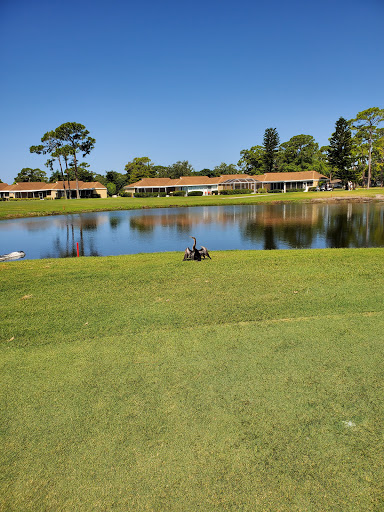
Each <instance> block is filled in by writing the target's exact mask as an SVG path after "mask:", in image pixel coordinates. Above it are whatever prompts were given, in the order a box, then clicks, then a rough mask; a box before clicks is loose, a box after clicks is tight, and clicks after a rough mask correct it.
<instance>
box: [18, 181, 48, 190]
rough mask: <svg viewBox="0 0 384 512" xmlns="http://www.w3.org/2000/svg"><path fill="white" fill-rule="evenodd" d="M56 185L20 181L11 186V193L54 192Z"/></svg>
mask: <svg viewBox="0 0 384 512" xmlns="http://www.w3.org/2000/svg"><path fill="white" fill-rule="evenodd" d="M54 188H55V187H54V183H45V182H44V181H20V182H19V183H14V184H13V185H9V188H8V190H9V191H10V192H30V191H31V192H32V191H39V190H53V189H54Z"/></svg>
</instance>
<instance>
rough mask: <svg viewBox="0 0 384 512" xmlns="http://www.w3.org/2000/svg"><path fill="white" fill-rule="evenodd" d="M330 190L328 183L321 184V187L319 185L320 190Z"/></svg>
mask: <svg viewBox="0 0 384 512" xmlns="http://www.w3.org/2000/svg"><path fill="white" fill-rule="evenodd" d="M331 190H332V187H331V186H330V185H328V184H325V185H321V187H320V192H327V191H331Z"/></svg>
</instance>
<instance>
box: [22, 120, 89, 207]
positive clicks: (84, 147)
mask: <svg viewBox="0 0 384 512" xmlns="http://www.w3.org/2000/svg"><path fill="white" fill-rule="evenodd" d="M41 142H42V144H40V145H38V146H31V147H30V148H29V151H30V152H31V153H37V154H43V155H45V154H50V155H51V156H52V157H53V158H54V159H57V161H58V162H59V165H60V170H61V174H62V178H63V181H64V173H63V168H62V163H61V158H63V160H64V162H65V167H66V171H67V178H68V184H69V170H68V159H69V157H70V156H71V157H72V158H73V167H74V173H75V179H76V196H77V198H79V197H80V192H79V177H78V163H77V156H76V155H77V154H78V153H79V152H81V153H82V154H83V157H85V156H86V155H89V153H90V152H91V151H92V149H93V148H94V145H95V142H96V141H95V139H93V138H92V137H89V131H88V130H86V128H85V126H84V125H82V124H79V123H64V124H62V125H60V126H59V127H58V128H56V129H55V130H51V131H49V132H46V133H45V134H44V135H43V137H42V138H41ZM47 164H48V166H50V165H51V164H52V163H51V162H50V160H48V162H47Z"/></svg>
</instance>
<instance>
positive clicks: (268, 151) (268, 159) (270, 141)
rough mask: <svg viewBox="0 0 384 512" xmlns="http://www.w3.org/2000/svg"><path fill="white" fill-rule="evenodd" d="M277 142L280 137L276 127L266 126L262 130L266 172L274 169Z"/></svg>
mask: <svg viewBox="0 0 384 512" xmlns="http://www.w3.org/2000/svg"><path fill="white" fill-rule="evenodd" d="M279 144H280V137H279V134H278V133H277V130H276V128H267V129H266V130H265V132H264V138H263V148H264V153H263V160H264V167H265V171H266V172H273V171H274V170H275V166H276V157H277V151H278V149H279Z"/></svg>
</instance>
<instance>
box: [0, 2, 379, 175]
mask: <svg viewBox="0 0 384 512" xmlns="http://www.w3.org/2000/svg"><path fill="white" fill-rule="evenodd" d="M383 22H384V1H383V0H358V1H357V0H322V1H317V2H311V1H308V0H291V1H289V2H288V1H286V0H284V1H283V0H275V1H269V2H267V1H265V2H261V1H258V0H254V1H249V0H237V1H236V2H235V1H228V0H221V1H218V0H205V1H200V0H195V1H194V2H183V1H181V0H178V1H173V0H163V1H162V2H159V1H154V0H140V2H139V1H137V2H132V1H130V0H126V1H122V0H110V1H109V2H106V1H100V0H93V1H89V0H83V1H82V0H67V1H66V2H63V1H62V0H60V1H58V0H49V1H48V0H34V1H31V0H0V65H1V68H0V69H1V80H0V93H1V94H0V98H1V121H2V122H1V124H0V178H1V179H2V180H3V181H5V182H7V183H12V181H13V179H14V177H15V176H16V174H17V173H18V172H19V171H20V170H21V169H22V168H23V167H32V168H36V167H39V168H40V169H44V170H46V168H45V167H44V162H45V157H40V156H38V155H32V154H30V153H29V147H30V146H31V145H35V144H38V143H39V142H40V139H41V137H42V135H43V134H44V133H45V132H46V131H48V130H51V129H54V128H56V127H57V126H59V125H60V124H62V123H64V122H67V121H76V122H79V123H82V124H84V125H85V126H86V127H87V129H88V130H89V131H90V134H91V136H93V137H94V138H95V139H96V146H95V149H94V151H93V152H92V154H91V155H90V156H89V157H87V159H86V160H87V161H88V162H89V163H90V164H91V169H92V170H93V171H95V172H100V173H104V172H105V171H108V170H115V171H119V172H124V166H125V164H126V163H127V162H128V161H130V160H132V159H133V158H134V157H137V156H149V157H150V158H151V159H152V161H153V162H154V163H155V164H159V165H169V164H172V163H174V162H176V161H177V160H188V161H189V162H190V163H191V164H192V166H193V167H194V168H195V170H196V171H199V170H201V169H203V168H206V167H208V168H213V167H214V166H215V165H219V164H220V163H221V162H226V163H237V161H238V160H239V157H240V151H241V149H244V148H249V147H251V146H254V145H257V144H262V139H263V134H264V131H265V129H266V128H269V127H275V128H277V130H278V132H279V135H280V140H281V142H284V141H286V140H289V139H290V138H291V137H292V136H294V135H297V134H300V133H304V134H309V135H313V136H314V137H315V139H316V140H317V142H318V143H319V144H320V145H324V144H326V143H327V141H328V138H329V137H330V135H331V133H332V132H333V131H334V126H335V122H336V120H337V119H338V118H339V117H340V116H343V117H345V118H347V119H349V118H352V117H354V116H355V115H356V114H357V112H359V111H361V110H364V109H366V108H370V107H373V106H378V107H381V108H383V107H384V101H383V92H384V86H383V83H384V66H383V50H382V48H383V37H382V34H383Z"/></svg>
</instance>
